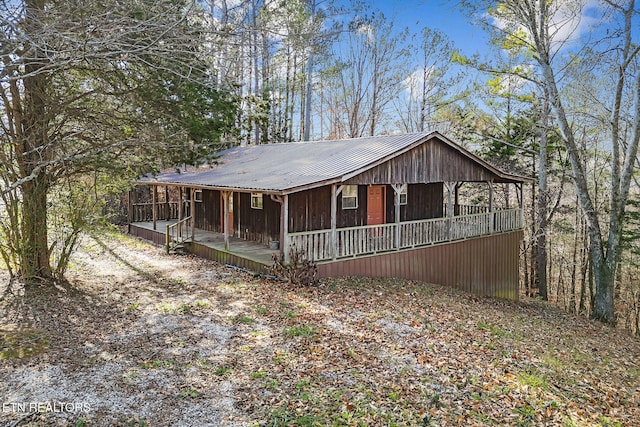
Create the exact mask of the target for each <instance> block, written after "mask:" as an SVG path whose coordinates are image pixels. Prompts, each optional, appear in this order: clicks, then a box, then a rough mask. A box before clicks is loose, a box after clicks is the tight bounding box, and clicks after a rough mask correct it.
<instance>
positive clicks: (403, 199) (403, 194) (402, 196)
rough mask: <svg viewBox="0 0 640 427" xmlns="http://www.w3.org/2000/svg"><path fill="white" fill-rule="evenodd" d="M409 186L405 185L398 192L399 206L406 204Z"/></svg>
mask: <svg viewBox="0 0 640 427" xmlns="http://www.w3.org/2000/svg"><path fill="white" fill-rule="evenodd" d="M408 188H409V186H407V185H405V186H404V189H403V190H402V191H401V192H400V206H402V205H406V204H407V189H408Z"/></svg>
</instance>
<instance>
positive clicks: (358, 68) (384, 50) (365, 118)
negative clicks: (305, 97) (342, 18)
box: [332, 13, 408, 138]
mask: <svg viewBox="0 0 640 427" xmlns="http://www.w3.org/2000/svg"><path fill="white" fill-rule="evenodd" d="M406 37H407V30H406V29H405V30H403V31H401V32H399V33H398V32H395V30H394V25H393V22H392V21H390V20H388V19H387V18H386V17H385V16H384V15H383V14H382V13H378V14H373V15H372V16H371V17H370V18H361V17H357V18H356V19H354V21H353V22H351V24H350V31H349V33H348V37H347V40H346V41H345V42H344V43H341V44H338V45H337V46H336V48H335V49H336V50H335V52H334V61H335V65H334V66H333V67H332V70H333V72H332V76H333V77H334V78H335V79H336V80H335V83H334V84H333V85H332V86H333V87H334V88H335V89H336V90H337V91H338V94H337V95H336V96H335V97H334V100H335V101H337V102H338V104H337V105H335V106H334V107H333V108H334V109H335V110H336V113H337V114H336V115H335V120H337V121H339V122H340V124H339V125H338V127H340V128H342V129H344V132H345V133H346V134H345V135H342V136H347V137H352V138H355V137H360V136H363V135H375V134H376V132H377V130H378V128H379V126H380V125H381V122H382V121H383V120H384V119H385V117H386V108H387V106H389V105H390V103H391V102H392V101H393V100H394V99H395V97H396V96H397V94H398V92H400V91H401V87H402V84H403V82H404V79H405V77H406V75H407V64H406V59H407V55H408V51H407V50H406V47H405V46H404V43H405V41H406Z"/></svg>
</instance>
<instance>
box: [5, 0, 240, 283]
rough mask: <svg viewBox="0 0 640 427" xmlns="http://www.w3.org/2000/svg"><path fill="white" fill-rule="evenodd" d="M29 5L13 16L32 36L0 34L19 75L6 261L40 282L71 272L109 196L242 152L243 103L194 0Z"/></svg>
mask: <svg viewBox="0 0 640 427" xmlns="http://www.w3.org/2000/svg"><path fill="white" fill-rule="evenodd" d="M27 5H28V7H29V8H30V13H26V14H24V15H21V14H19V13H18V12H15V13H16V15H15V16H12V17H10V19H11V20H15V22H16V25H15V28H18V27H20V28H23V29H24V32H20V33H16V32H14V30H13V26H3V27H2V28H1V31H3V33H2V34H1V35H0V37H2V40H3V43H2V44H1V45H0V59H1V60H2V62H3V72H5V73H6V75H11V76H12V78H11V79H8V80H5V79H3V80H2V82H0V92H1V94H2V98H3V99H5V100H9V99H11V102H8V101H7V102H5V103H3V104H2V106H1V107H0V108H2V112H3V116H4V117H6V119H7V121H6V123H5V126H2V127H1V128H0V158H1V159H2V166H3V167H2V169H1V170H0V194H1V195H2V201H1V202H0V256H1V257H2V260H3V261H4V264H5V265H6V266H7V268H8V269H9V271H10V274H12V275H13V274H17V273H18V272H19V273H21V274H22V275H23V276H24V277H25V279H27V280H30V279H32V278H33V279H39V278H44V279H47V278H51V277H60V276H62V274H64V272H65V270H66V268H67V266H68V261H69V257H70V254H71V253H72V252H73V249H74V248H75V246H76V245H77V241H78V237H79V235H80V233H81V232H82V231H84V230H88V229H91V228H94V227H96V226H99V225H100V224H101V223H102V217H103V215H104V214H105V212H104V207H105V205H104V202H103V200H104V199H105V197H106V198H115V197H116V196H115V195H116V194H118V192H122V191H123V190H124V189H125V188H126V187H127V185H128V182H130V181H131V180H132V179H134V178H138V177H139V176H140V175H144V174H147V173H150V172H156V171H158V170H160V169H161V168H162V167H165V166H167V165H172V166H173V165H175V164H184V163H188V164H195V163H200V162H203V161H212V160H213V159H214V153H215V152H217V151H218V150H220V149H221V148H225V147H227V146H228V145H229V144H231V143H233V141H235V136H236V133H235V132H236V131H235V130H234V129H235V127H234V121H235V117H236V112H237V110H238V106H239V100H238V99H237V97H235V96H234V95H231V94H230V90H229V89H228V88H226V87H223V86H221V85H218V84H215V83H214V82H213V81H212V79H211V77H210V76H209V70H210V64H209V63H208V62H207V59H208V57H207V56H206V55H203V54H202V53H203V52H202V49H203V46H205V35H206V34H205V31H204V27H202V24H201V22H202V21H201V20H200V19H196V18H197V16H196V14H197V12H198V9H197V8H192V7H191V6H193V5H192V4H191V2H188V1H186V0H141V1H134V0H128V1H124V2H116V1H112V0H108V1H106V2H80V3H78V2H59V1H54V2H47V3H46V6H45V5H44V3H42V2H30V3H29V2H28V3H27ZM16 10H19V8H16ZM35 16H39V18H38V19H34V18H33V17H35ZM45 23H46V25H45ZM125 30H126V31H125ZM45 51H50V52H65V55H64V57H59V56H55V55H54V56H51V55H46V54H45V53H44V52H45ZM27 52H28V53H27ZM23 89H24V90H23ZM18 111H21V112H22V113H21V114H16V113H17V112H18ZM11 129H25V132H24V133H22V132H12V131H11Z"/></svg>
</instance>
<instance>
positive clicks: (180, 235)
mask: <svg viewBox="0 0 640 427" xmlns="http://www.w3.org/2000/svg"><path fill="white" fill-rule="evenodd" d="M191 219H192V217H191V216H188V217H186V218H183V219H181V220H180V221H178V222H176V223H174V224H168V225H167V229H166V234H165V250H166V252H167V253H169V252H170V251H171V247H172V244H175V246H177V245H179V244H181V243H184V242H185V241H186V239H188V238H189V236H190V234H191V233H190V232H189V231H190V228H191V227H193V225H192V222H191ZM185 236H186V237H185ZM175 246H174V247H175Z"/></svg>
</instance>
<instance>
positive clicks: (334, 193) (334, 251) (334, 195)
mask: <svg viewBox="0 0 640 427" xmlns="http://www.w3.org/2000/svg"><path fill="white" fill-rule="evenodd" d="M343 189H344V186H342V185H341V186H337V185H336V184H332V185H331V258H332V259H336V258H337V257H338V232H337V231H336V230H337V228H338V196H339V195H340V193H342V190H343Z"/></svg>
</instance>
